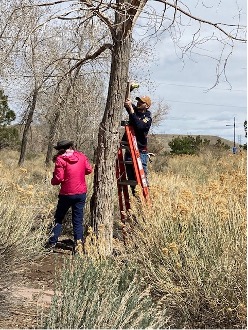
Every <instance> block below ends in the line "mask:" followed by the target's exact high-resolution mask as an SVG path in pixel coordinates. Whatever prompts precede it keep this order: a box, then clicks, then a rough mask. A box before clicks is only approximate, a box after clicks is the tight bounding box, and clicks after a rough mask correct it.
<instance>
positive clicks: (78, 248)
mask: <svg viewBox="0 0 248 330" xmlns="http://www.w3.org/2000/svg"><path fill="white" fill-rule="evenodd" d="M75 254H78V255H79V256H80V257H82V256H83V255H84V248H83V242H82V241H81V239H78V240H77V241H76V245H75Z"/></svg>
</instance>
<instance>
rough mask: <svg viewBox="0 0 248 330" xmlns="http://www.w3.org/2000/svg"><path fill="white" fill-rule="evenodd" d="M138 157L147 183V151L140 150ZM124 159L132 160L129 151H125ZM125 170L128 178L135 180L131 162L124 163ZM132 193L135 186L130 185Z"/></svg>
mask: <svg viewBox="0 0 248 330" xmlns="http://www.w3.org/2000/svg"><path fill="white" fill-rule="evenodd" d="M140 159H141V163H142V166H143V169H144V172H145V175H146V181H147V184H148V179H147V175H148V169H147V162H148V153H147V152H144V151H140ZM125 160H132V157H131V154H130V153H129V151H127V152H126V153H125ZM126 172H127V178H128V180H136V178H135V173H134V168H133V165H132V164H126ZM130 187H131V190H132V193H133V195H134V194H135V186H130Z"/></svg>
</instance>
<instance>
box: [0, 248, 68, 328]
mask: <svg viewBox="0 0 248 330" xmlns="http://www.w3.org/2000/svg"><path fill="white" fill-rule="evenodd" d="M68 257H71V254H68V253H62V252H57V253H49V254H47V255H45V256H44V257H43V258H41V259H39V260H37V261H36V262H33V263H31V264H29V265H28V267H27V268H26V270H25V272H24V276H23V281H22V284H21V285H20V286H15V287H13V294H12V295H11V299H10V306H9V308H8V310H7V313H5V314H4V315H1V314H0V328H1V329H10V328H11V329H13V328H15V329H36V328H37V327H38V325H39V324H40V320H41V314H42V311H43V312H45V311H46V309H47V308H48V307H49V306H50V303H51V300H52V297H53V289H54V278H55V273H56V271H57V270H58V269H61V268H62V265H63V262H64V258H68Z"/></svg>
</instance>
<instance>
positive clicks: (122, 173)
mask: <svg viewBox="0 0 248 330" xmlns="http://www.w3.org/2000/svg"><path fill="white" fill-rule="evenodd" d="M121 125H122V126H125V133H126V137H127V142H123V141H122V142H121V143H120V147H119V149H118V155H117V159H116V178H117V189H118V197H119V207H120V214H121V220H122V222H123V223H125V218H126V214H127V211H128V210H129V209H130V198H129V192H128V186H129V185H131V186H135V185H137V184H138V185H140V186H141V188H142V193H143V197H144V200H145V201H146V202H149V192H148V185H147V180H146V175H145V172H144V169H143V166H142V162H141V158H140V152H139V149H138V144H137V139H136V136H135V133H134V129H133V127H132V126H130V125H129V124H128V121H123V122H122V123H121ZM125 149H128V150H129V152H130V154H131V159H132V160H131V161H125V160H124V155H123V150H125ZM125 164H132V165H133V169H134V174H135V178H136V180H128V178H127V173H126V166H125Z"/></svg>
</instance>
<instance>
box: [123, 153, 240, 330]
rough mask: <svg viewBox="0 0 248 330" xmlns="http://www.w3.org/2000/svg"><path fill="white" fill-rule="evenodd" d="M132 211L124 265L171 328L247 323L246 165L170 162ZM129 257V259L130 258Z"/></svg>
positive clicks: (187, 159)
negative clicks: (130, 266)
mask: <svg viewBox="0 0 248 330" xmlns="http://www.w3.org/2000/svg"><path fill="white" fill-rule="evenodd" d="M151 182H152V186H151V188H150V191H151V197H152V205H150V206H149V207H144V208H143V211H142V212H140V207H139V205H136V209H135V208H134V207H133V210H132V212H131V217H130V227H132V230H131V231H132V235H130V241H129V245H128V257H129V259H130V258H132V260H133V262H134V263H135V264H137V265H139V269H140V271H141V276H142V277H143V278H144V282H145V283H147V284H149V285H150V286H151V294H152V296H154V297H157V299H158V301H159V303H160V304H162V305H163V306H164V307H165V308H166V309H167V310H168V311H169V315H170V316H171V317H172V326H173V327H176V328H182V327H186V328H224V327H226V328H242V327H244V326H245V322H246V158H245V155H241V154H240V155H236V156H235V155H226V156H224V157H222V158H220V159H219V160H217V161H216V160H215V159H213V158H211V157H209V155H208V157H206V156H202V157H197V156H195V157H194V156H184V157H175V158H172V159H171V160H170V161H169V163H168V168H167V172H166V173H164V174H160V175H158V174H156V175H152V177H151ZM130 256H131V257H130Z"/></svg>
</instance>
